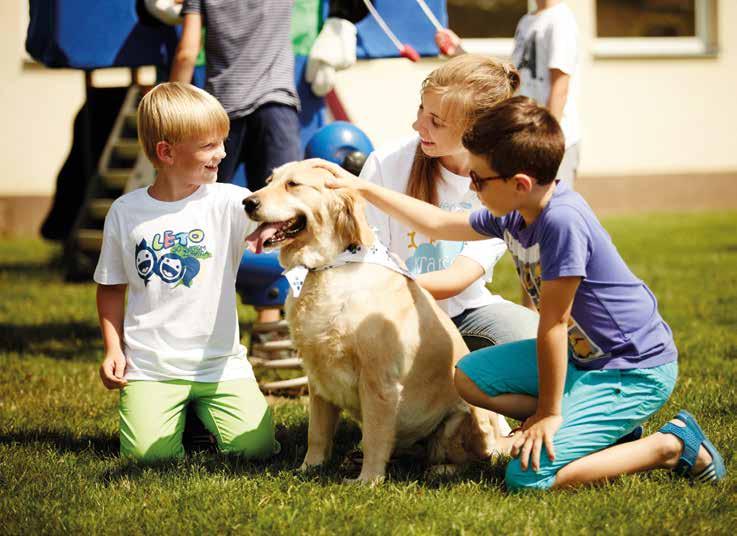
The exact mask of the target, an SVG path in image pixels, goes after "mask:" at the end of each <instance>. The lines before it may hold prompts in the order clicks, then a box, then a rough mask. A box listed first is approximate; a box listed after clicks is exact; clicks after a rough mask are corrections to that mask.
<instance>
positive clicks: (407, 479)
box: [101, 421, 504, 489]
mask: <svg viewBox="0 0 737 536" xmlns="http://www.w3.org/2000/svg"><path fill="white" fill-rule="evenodd" d="M276 437H277V439H278V440H279V442H280V444H281V451H280V452H279V453H278V454H276V455H275V456H273V457H271V458H269V459H267V460H248V459H244V458H241V457H238V456H234V455H226V454H222V453H213V452H207V451H204V450H197V451H189V452H188V453H187V456H186V457H185V459H183V460H165V461H159V462H153V463H149V464H145V465H144V464H140V463H137V462H134V461H131V460H120V463H119V464H118V465H117V466H116V467H113V468H111V469H109V470H107V471H105V472H104V473H103V474H102V476H101V480H102V481H103V482H104V483H105V484H108V485H114V484H117V483H119V482H120V481H123V480H130V479H136V478H140V477H143V476H144V475H150V473H151V472H152V471H153V472H155V473H158V474H160V475H162V476H165V475H168V474H174V473H182V472H185V473H186V472H190V471H191V472H197V473H199V472H201V471H204V472H207V473H211V474H220V475H222V474H223V473H225V474H228V475H232V476H243V477H251V478H262V477H263V476H264V475H265V474H271V475H279V474H283V473H286V474H289V475H292V476H294V477H296V478H297V479H298V480H300V481H302V482H304V483H310V484H313V485H317V486H330V485H335V484H343V483H344V481H345V480H346V479H353V478H356V477H357V476H358V474H359V472H360V469H361V467H360V463H359V464H356V463H354V462H352V461H351V457H352V455H353V454H355V452H356V450H357V446H358V443H359V441H360V438H361V431H360V429H359V428H358V426H357V425H356V424H354V423H352V422H346V421H341V423H340V425H339V426H338V430H337V432H336V436H335V443H334V449H333V456H332V458H331V460H330V461H329V462H328V463H327V464H325V465H324V466H322V467H320V468H314V469H310V470H308V471H306V472H302V471H300V470H299V467H300V465H301V464H302V460H303V458H304V455H305V452H306V450H307V423H306V422H301V423H298V424H293V425H290V426H288V427H287V426H283V425H277V430H276ZM387 481H388V482H393V483H403V484H414V483H421V484H422V485H423V487H426V488H428V489H439V488H443V487H446V486H449V485H453V484H458V483H463V482H467V481H474V482H485V483H486V484H487V485H491V486H492V487H498V488H500V489H502V488H503V481H504V466H503V465H501V464H499V463H490V462H478V463H474V464H469V465H468V466H465V467H461V468H459V470H458V471H457V472H456V473H455V474H452V475H448V476H446V475H435V474H432V473H431V472H429V471H428V467H427V465H425V463H424V462H423V460H422V459H418V458H410V457H403V458H398V459H396V460H392V462H390V464H389V466H388V471H387ZM346 485H350V484H346Z"/></svg>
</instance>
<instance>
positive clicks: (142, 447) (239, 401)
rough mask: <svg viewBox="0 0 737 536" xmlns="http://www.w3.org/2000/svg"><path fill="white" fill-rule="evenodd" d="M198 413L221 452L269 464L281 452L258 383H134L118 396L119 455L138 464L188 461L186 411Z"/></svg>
mask: <svg viewBox="0 0 737 536" xmlns="http://www.w3.org/2000/svg"><path fill="white" fill-rule="evenodd" d="M187 407H189V408H191V409H194V411H195V413H197V416H198V417H199V418H200V420H201V421H202V423H203V424H204V425H205V427H206V428H207V429H208V430H209V431H210V432H211V433H212V434H213V435H215V437H216V438H217V442H218V447H219V448H220V450H221V451H223V452H230V453H233V454H239V455H242V456H246V457H249V458H267V457H269V456H270V455H272V454H273V453H275V452H276V451H277V450H278V443H277V442H276V440H275V439H274V422H273V420H272V418H271V410H270V409H269V406H268V404H267V403H266V399H265V398H264V396H263V395H262V394H261V391H260V390H259V388H258V384H257V383H256V380H253V379H241V380H232V381H225V382H214V383H209V382H207V383H206V382H193V381H186V380H170V381H161V382H157V381H131V382H129V383H128V385H127V386H126V387H125V388H124V389H123V390H122V391H121V393H120V454H121V456H126V457H132V458H135V459H137V460H140V461H146V462H147V461H154V460H161V459H166V458H174V457H179V456H183V455H184V448H183V447H182V433H183V432H184V422H185V411H186V410H187Z"/></svg>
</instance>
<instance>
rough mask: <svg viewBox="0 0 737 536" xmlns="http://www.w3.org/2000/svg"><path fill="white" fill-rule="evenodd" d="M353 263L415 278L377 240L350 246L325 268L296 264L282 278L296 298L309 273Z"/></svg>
mask: <svg viewBox="0 0 737 536" xmlns="http://www.w3.org/2000/svg"><path fill="white" fill-rule="evenodd" d="M355 262H368V263H370V264H379V265H381V266H384V267H386V268H389V269H390V270H393V271H395V272H397V273H400V274H402V275H403V276H405V277H408V278H410V279H414V278H415V276H414V275H413V274H412V273H411V272H410V271H409V270H407V269H406V268H405V267H404V265H403V263H402V261H400V260H399V258H398V257H397V256H396V255H395V254H394V253H392V252H391V251H389V249H387V247H386V246H385V245H384V244H382V243H381V242H379V241H378V240H376V241H374V243H373V244H372V245H370V246H365V245H355V244H354V245H350V246H348V248H347V249H346V250H345V251H344V252H343V253H341V254H340V255H338V256H337V257H336V258H335V260H334V261H332V262H331V263H330V264H327V265H325V266H320V267H318V268H307V267H306V266H304V265H302V264H298V265H297V266H294V267H292V268H290V269H289V270H286V271H284V276H285V277H286V278H287V281H288V282H289V286H290V287H291V288H292V295H293V296H294V297H295V298H297V297H299V295H300V293H301V292H302V286H303V285H304V283H305V279H306V278H307V274H308V273H309V272H318V271H321V270H329V269H330V268H336V267H338V266H345V265H346V264H350V263H355Z"/></svg>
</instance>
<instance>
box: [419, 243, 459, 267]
mask: <svg viewBox="0 0 737 536" xmlns="http://www.w3.org/2000/svg"><path fill="white" fill-rule="evenodd" d="M462 249H463V242H446V241H440V242H434V243H428V242H425V243H423V244H420V245H419V246H417V249H415V251H414V253H413V254H412V256H411V257H409V258H408V259H407V268H408V269H409V271H410V272H412V273H413V274H424V273H427V272H435V271H437V270H445V269H446V268H448V267H450V265H451V264H453V261H454V260H455V258H456V257H457V256H458V254H459V253H460V252H461V250H462Z"/></svg>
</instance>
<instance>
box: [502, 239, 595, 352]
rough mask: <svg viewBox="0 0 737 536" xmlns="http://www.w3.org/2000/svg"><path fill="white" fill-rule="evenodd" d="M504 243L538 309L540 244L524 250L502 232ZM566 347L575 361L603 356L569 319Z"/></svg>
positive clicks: (540, 279)
mask: <svg viewBox="0 0 737 536" xmlns="http://www.w3.org/2000/svg"><path fill="white" fill-rule="evenodd" d="M504 242H506V244H507V249H509V252H510V253H511V254H512V258H513V259H514V265H515V268H516V269H517V275H518V276H519V280H520V281H521V282H522V286H523V287H524V289H525V290H526V291H527V294H529V295H530V298H532V302H533V303H534V304H535V307H538V308H539V307H540V288H541V285H542V266H541V265H540V244H533V245H531V246H530V247H529V248H525V247H524V246H523V245H522V244H520V242H519V240H517V239H516V238H514V237H513V236H512V234H511V233H510V232H509V231H507V230H505V231H504ZM568 345H569V346H570V348H571V350H572V351H573V353H574V355H575V357H576V359H578V360H580V361H591V360H593V359H599V358H601V357H603V356H604V352H603V351H602V350H601V348H599V347H598V346H597V345H596V343H594V341H592V340H591V337H589V336H588V335H587V334H586V332H585V331H584V330H583V329H581V326H579V325H578V323H577V322H576V321H575V320H574V319H573V317H571V318H570V319H569V321H568Z"/></svg>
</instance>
